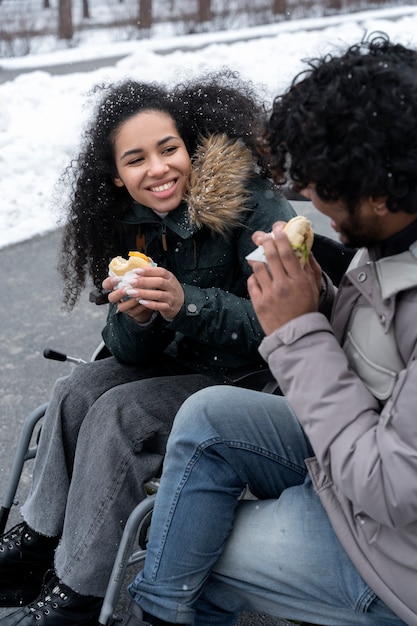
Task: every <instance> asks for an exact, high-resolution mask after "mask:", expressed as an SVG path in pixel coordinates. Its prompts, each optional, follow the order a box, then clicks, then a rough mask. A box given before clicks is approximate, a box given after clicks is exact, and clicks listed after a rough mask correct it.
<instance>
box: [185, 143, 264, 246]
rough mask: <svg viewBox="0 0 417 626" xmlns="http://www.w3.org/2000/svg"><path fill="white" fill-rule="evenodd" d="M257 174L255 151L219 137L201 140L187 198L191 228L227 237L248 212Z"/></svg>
mask: <svg viewBox="0 0 417 626" xmlns="http://www.w3.org/2000/svg"><path fill="white" fill-rule="evenodd" d="M254 173H255V162H254V158H253V154H252V152H251V150H250V149H249V148H248V147H247V146H246V145H245V144H244V143H243V142H242V141H241V140H239V139H229V138H228V137H227V135H224V134H215V135H209V136H208V137H204V138H202V140H201V143H200V145H199V147H198V148H197V150H196V152H195V154H194V156H193V158H192V170H191V174H190V178H189V186H188V190H187V193H186V196H185V198H184V199H185V202H186V203H187V204H188V213H189V219H190V222H191V224H195V225H196V226H197V227H198V228H201V227H202V226H206V227H207V228H209V229H210V230H212V231H214V232H216V233H220V234H221V233H224V232H225V231H226V230H228V229H229V228H230V227H232V226H236V225H238V224H239V223H240V221H241V220H240V216H241V214H242V213H243V212H244V211H245V210H246V209H247V203H248V199H249V197H250V192H249V191H248V181H249V180H250V178H251V177H252V176H253V175H254Z"/></svg>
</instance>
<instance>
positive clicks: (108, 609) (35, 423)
mask: <svg viewBox="0 0 417 626" xmlns="http://www.w3.org/2000/svg"><path fill="white" fill-rule="evenodd" d="M99 303H100V304H101V302H99ZM43 354H44V357H45V358H48V359H53V360H56V361H61V362H63V361H68V362H70V363H72V364H74V366H76V365H78V364H80V363H85V362H86V361H85V360H84V359H80V358H77V357H73V356H70V355H67V354H63V353H61V352H56V351H54V350H50V349H46V350H44V353H43ZM109 356H110V353H109V351H108V349H107V348H106V346H105V344H104V342H101V343H100V344H99V345H98V346H97V348H96V349H95V350H94V352H93V354H92V355H91V357H90V361H96V360H100V359H104V358H107V357H109ZM231 384H234V385H236V386H241V387H249V388H257V389H262V391H263V392H264V393H274V392H275V391H276V389H277V387H278V385H277V382H276V381H275V379H273V377H272V374H271V373H270V372H269V370H265V369H262V370H257V371H255V372H254V371H249V372H246V373H243V374H242V375H241V376H240V377H239V378H236V379H234V380H233V381H231ZM47 406H48V404H47V403H44V404H41V405H39V406H38V407H36V408H35V409H34V410H33V411H32V412H31V413H30V414H29V415H28V416H27V418H26V420H25V422H24V424H23V427H22V431H21V434H20V438H19V441H18V445H17V448H16V452H15V456H14V460H13V463H12V468H11V471H10V474H9V478H8V482H7V485H6V491H5V494H4V496H3V499H2V502H1V506H0V534H3V533H4V532H5V530H6V525H7V521H8V519H9V515H10V512H11V509H12V507H13V505H16V504H17V501H16V494H17V490H18V486H19V482H20V479H21V476H22V472H23V468H24V465H25V463H26V462H27V461H29V460H31V459H34V458H35V456H36V454H37V449H38V442H39V437H40V433H41V429H42V424H41V422H42V418H43V416H44V415H45V411H46V408H47ZM158 486H159V478H158V477H155V478H154V479H152V480H150V481H149V482H148V483H146V484H145V489H146V492H147V497H146V498H145V500H143V501H142V502H140V503H139V504H138V505H137V506H136V508H135V509H134V510H133V511H132V513H131V514H130V516H129V518H128V520H127V522H126V525H125V528H124V531H123V534H122V538H121V541H120V545H119V549H118V552H117V555H116V558H115V561H114V564H113V569H112V572H111V575H110V578H109V582H108V585H107V590H106V594H105V597H104V601H103V605H102V609H101V613H100V616H99V621H98V624H99V625H100V626H108V625H109V624H110V623H111V622H112V620H113V617H114V613H115V610H116V605H117V602H118V599H119V596H120V594H121V591H122V586H123V583H124V577H125V574H126V570H127V568H128V566H130V565H135V564H140V563H142V562H143V561H144V560H145V557H146V543H147V537H148V531H149V526H150V523H151V517H152V511H153V504H154V501H155V497H156V492H157V490H158Z"/></svg>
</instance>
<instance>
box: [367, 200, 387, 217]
mask: <svg viewBox="0 0 417 626" xmlns="http://www.w3.org/2000/svg"><path fill="white" fill-rule="evenodd" d="M370 200H371V203H372V207H373V209H374V211H375V213H377V214H378V215H386V214H387V213H389V211H388V209H387V205H386V204H385V203H386V200H387V197H386V196H381V197H378V198H371V199H370Z"/></svg>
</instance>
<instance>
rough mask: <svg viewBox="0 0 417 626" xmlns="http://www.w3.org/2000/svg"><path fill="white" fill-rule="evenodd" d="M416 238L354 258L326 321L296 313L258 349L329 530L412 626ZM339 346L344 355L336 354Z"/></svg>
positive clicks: (416, 539)
mask: <svg viewBox="0 0 417 626" xmlns="http://www.w3.org/2000/svg"><path fill="white" fill-rule="evenodd" d="M416 285H417V242H416V243H415V244H413V246H411V248H410V250H409V251H407V252H405V253H402V254H399V255H395V256H393V257H388V258H384V259H381V260H379V261H377V262H371V261H370V259H369V256H368V253H367V252H363V251H362V252H361V256H360V258H359V259H356V261H355V262H354V263H353V265H352V269H350V270H349V271H348V272H347V274H346V277H345V278H344V279H343V281H342V283H341V287H340V289H339V293H338V295H337V299H336V303H335V306H334V309H333V314H332V319H331V323H329V322H328V321H327V319H326V318H325V317H324V315H322V314H320V313H311V314H308V315H303V316H301V317H298V318H296V319H294V320H292V321H291V322H289V323H288V324H286V325H284V326H283V327H281V328H280V329H279V330H278V331H276V332H275V333H273V334H272V335H270V336H269V337H267V338H266V339H264V341H263V343H262V345H261V348H260V350H261V354H262V355H263V356H264V358H265V359H266V360H267V361H268V364H269V367H270V369H271V370H272V372H273V373H274V375H275V376H276V378H277V380H278V383H279V385H280V387H281V389H282V390H283V392H284V393H285V395H286V396H287V398H288V400H289V402H290V404H291V405H292V406H293V408H294V410H295V412H296V414H297V416H298V418H299V420H300V422H301V423H302V425H303V427H304V429H305V431H306V433H307V435H308V436H309V438H310V441H311V443H312V446H313V448H314V451H315V453H316V457H314V458H313V459H310V460H308V461H307V464H308V467H309V471H310V474H311V476H312V479H313V482H314V485H315V488H316V491H317V493H318V495H319V497H320V499H321V501H322V503H323V505H324V507H325V509H326V511H327V513H328V515H329V518H330V520H331V522H332V524H333V527H334V530H335V532H336V534H337V535H338V537H339V539H340V541H341V543H342V544H343V546H344V548H345V549H346V552H347V553H348V554H349V556H350V558H351V560H352V561H353V563H354V564H355V566H356V567H357V569H358V571H359V572H360V574H361V575H362V577H363V578H364V580H365V581H366V582H367V583H368V585H369V586H370V587H371V588H372V589H373V590H374V591H375V593H376V594H377V595H378V596H379V597H380V598H381V599H382V600H383V601H384V602H385V603H386V604H387V605H388V606H389V607H390V608H391V609H392V610H393V611H394V612H395V613H396V614H397V615H398V616H399V617H400V618H401V619H403V620H404V621H405V622H406V623H407V624H409V625H410V626H417V593H416V591H417V361H416V349H417V348H416V347H417V287H416ZM341 346H343V348H342V347H341Z"/></svg>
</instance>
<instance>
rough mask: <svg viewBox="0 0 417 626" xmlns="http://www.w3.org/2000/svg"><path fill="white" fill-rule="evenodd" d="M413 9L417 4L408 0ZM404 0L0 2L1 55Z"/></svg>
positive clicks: (250, 23) (249, 24) (249, 23)
mask: <svg viewBox="0 0 417 626" xmlns="http://www.w3.org/2000/svg"><path fill="white" fill-rule="evenodd" d="M408 4H409V5H414V4H417V0H410V1H409V2H408ZM392 6H404V3H403V2H401V1H400V0H398V1H396V0H0V56H19V55H24V54H29V53H32V52H34V51H36V46H37V45H38V44H39V41H40V40H41V38H42V37H47V36H49V37H51V36H52V37H56V38H57V39H61V40H66V41H67V43H68V45H71V43H76V39H77V37H80V33H81V32H82V31H85V30H86V29H90V30H94V29H101V28H106V29H108V28H112V29H115V30H116V32H117V37H118V39H119V40H123V39H125V40H127V39H142V38H145V37H146V38H149V37H154V36H161V35H167V36H173V35H185V34H191V33H202V32H209V31H218V30H233V29H238V28H245V27H252V26H258V25H262V24H271V23H275V22H281V21H284V20H291V19H300V18H304V17H322V16H326V15H334V14H336V13H350V12H354V11H359V10H365V9H375V8H376V7H392Z"/></svg>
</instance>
